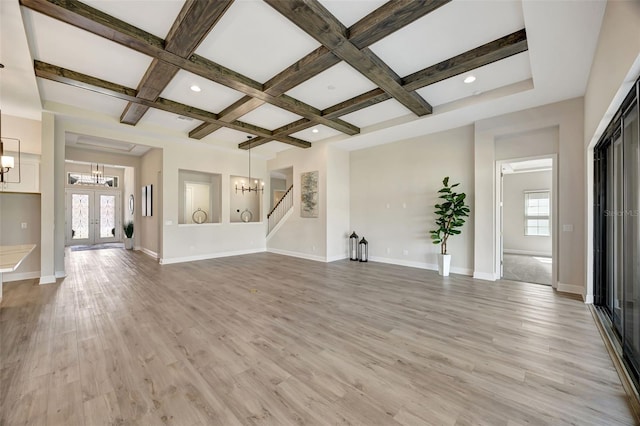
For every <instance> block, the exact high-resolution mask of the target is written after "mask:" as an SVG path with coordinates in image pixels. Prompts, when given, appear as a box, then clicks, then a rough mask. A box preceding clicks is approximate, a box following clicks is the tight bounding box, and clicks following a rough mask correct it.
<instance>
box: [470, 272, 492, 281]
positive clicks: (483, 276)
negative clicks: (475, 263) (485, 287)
mask: <svg viewBox="0 0 640 426" xmlns="http://www.w3.org/2000/svg"><path fill="white" fill-rule="evenodd" d="M473 279H474V280H483V281H495V280H497V278H496V275H495V274H493V273H488V272H478V271H474V272H473Z"/></svg>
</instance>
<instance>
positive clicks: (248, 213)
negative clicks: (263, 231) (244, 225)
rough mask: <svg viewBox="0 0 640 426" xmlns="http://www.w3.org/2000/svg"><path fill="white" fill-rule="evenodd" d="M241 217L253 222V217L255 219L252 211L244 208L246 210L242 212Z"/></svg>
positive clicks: (243, 219) (245, 220)
mask: <svg viewBox="0 0 640 426" xmlns="http://www.w3.org/2000/svg"><path fill="white" fill-rule="evenodd" d="M240 219H242V221H243V222H251V219H253V213H251V211H250V210H249V209H244V211H243V212H242V213H240Z"/></svg>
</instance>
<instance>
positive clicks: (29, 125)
mask: <svg viewBox="0 0 640 426" xmlns="http://www.w3.org/2000/svg"><path fill="white" fill-rule="evenodd" d="M2 136H3V138H16V139H20V151H21V152H23V153H28V154H38V155H39V154H40V153H41V152H42V148H41V147H42V143H41V141H42V123H41V122H40V121H37V120H30V119H27V118H21V117H14V116H12V115H6V114H2Z"/></svg>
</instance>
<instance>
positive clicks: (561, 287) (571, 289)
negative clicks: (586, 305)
mask: <svg viewBox="0 0 640 426" xmlns="http://www.w3.org/2000/svg"><path fill="white" fill-rule="evenodd" d="M557 290H558V291H559V292H561V293H571V294H579V295H580V296H582V295H583V293H584V287H583V286H581V285H574V284H565V283H561V282H558V288H557ZM592 299H593V297H592ZM592 303H593V300H592Z"/></svg>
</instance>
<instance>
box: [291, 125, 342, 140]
mask: <svg viewBox="0 0 640 426" xmlns="http://www.w3.org/2000/svg"><path fill="white" fill-rule="evenodd" d="M314 130H317V132H315V133H314V132H313V131H314ZM341 134H342V133H341V132H339V131H337V130H335V129H332V128H331V127H327V126H324V125H322V124H320V125H317V126H314V127H311V128H309V129H305V130H301V131H299V132H297V133H293V134H292V135H291V136H293V137H294V138H298V139H302V140H304V141H307V142H317V141H321V140H323V139H327V138H330V137H333V136H336V135H341Z"/></svg>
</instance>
